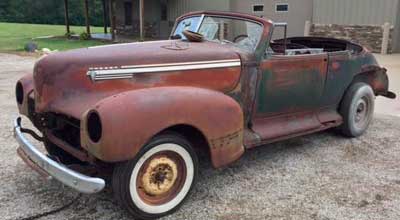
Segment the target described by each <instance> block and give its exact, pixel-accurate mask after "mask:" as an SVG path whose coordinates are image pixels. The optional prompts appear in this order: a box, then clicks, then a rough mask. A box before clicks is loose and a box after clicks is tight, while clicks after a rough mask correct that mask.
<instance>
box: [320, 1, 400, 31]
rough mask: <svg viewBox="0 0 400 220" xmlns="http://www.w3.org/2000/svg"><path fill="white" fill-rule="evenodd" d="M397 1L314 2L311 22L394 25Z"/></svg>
mask: <svg viewBox="0 0 400 220" xmlns="http://www.w3.org/2000/svg"><path fill="white" fill-rule="evenodd" d="M398 4H399V0H314V8H313V22H314V23H316V24H339V25H383V24H384V23H385V22H390V23H391V24H392V25H394V24H395V21H396V14H397V8H398V7H397V6H398Z"/></svg>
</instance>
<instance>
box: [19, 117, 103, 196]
mask: <svg viewBox="0 0 400 220" xmlns="http://www.w3.org/2000/svg"><path fill="white" fill-rule="evenodd" d="M20 122H21V119H20V118H17V119H16V120H15V121H14V137H15V139H16V140H17V141H18V143H19V145H20V149H21V150H22V151H23V153H24V154H25V155H26V156H27V157H28V158H29V160H30V161H31V162H33V163H34V164H35V165H36V166H37V167H38V168H40V169H42V170H43V171H44V172H45V173H47V174H48V175H49V176H50V177H52V178H54V179H56V180H58V181H60V182H61V183H63V184H64V185H67V186H69V187H71V188H73V189H75V190H77V191H79V192H82V193H88V194H90V193H97V192H99V191H101V190H102V189H104V187H105V181H104V180H103V179H101V178H95V177H90V176H85V175H83V174H81V173H78V172H76V171H74V170H71V169H69V168H67V167H66V166H64V165H63V164H60V163H58V162H56V161H54V160H52V159H50V158H49V157H47V156H46V155H44V154H43V153H41V152H40V151H39V150H38V149H36V147H35V146H33V145H32V144H31V143H30V142H29V141H28V139H26V138H25V137H24V135H23V133H22V132H21V123H20ZM25 162H26V161H25ZM28 165H29V164H28ZM42 173H43V172H42Z"/></svg>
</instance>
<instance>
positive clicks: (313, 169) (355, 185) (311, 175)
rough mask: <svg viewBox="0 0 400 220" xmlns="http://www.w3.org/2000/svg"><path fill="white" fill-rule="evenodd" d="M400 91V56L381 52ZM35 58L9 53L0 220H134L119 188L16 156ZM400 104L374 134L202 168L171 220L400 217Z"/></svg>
mask: <svg viewBox="0 0 400 220" xmlns="http://www.w3.org/2000/svg"><path fill="white" fill-rule="evenodd" d="M378 58H379V59H380V60H381V63H382V64H384V65H385V66H387V67H388V68H389V74H390V78H391V80H392V81H395V80H397V81H396V83H393V85H394V86H393V87H392V90H393V91H396V92H397V93H398V94H400V86H399V82H400V81H399V77H400V70H399V60H400V58H399V56H397V55H396V56H378ZM33 64H34V58H31V57H20V56H16V55H8V54H0V121H1V123H0V142H1V147H0V186H1V187H0V216H1V217H0V219H5V220H14V219H20V220H22V219H24V220H26V219H30V220H32V219H41V220H44V219H131V218H130V216H129V215H127V214H126V212H125V211H123V210H122V209H121V208H120V207H119V206H118V205H116V201H115V200H114V199H113V197H112V194H111V192H110V191H109V190H106V191H104V192H102V193H99V194H96V195H79V194H78V193H76V192H74V191H72V190H70V189H68V188H63V187H61V186H60V185H59V184H57V183H55V182H47V181H44V180H43V179H41V177H39V176H38V175H37V174H36V173H34V172H33V171H31V170H30V168H28V167H27V166H26V165H25V164H24V163H23V162H22V161H21V159H19V158H18V157H17V156H16V149H17V144H16V142H15V141H14V139H13V137H12V132H11V131H12V120H13V119H14V118H15V117H16V116H17V109H16V107H15V103H14V84H15V82H16V80H17V79H18V78H19V77H21V76H22V75H23V74H24V73H27V72H30V71H31V69H32V67H33ZM398 104H399V101H398V100H397V101H391V100H385V99H378V101H377V111H378V114H377V115H376V117H375V121H374V123H373V125H372V126H371V128H370V129H369V130H368V132H367V134H366V135H364V136H362V137H360V138H356V139H347V138H343V137H341V136H338V135H336V134H335V133H333V132H329V131H328V132H322V133H318V134H314V135H309V136H305V137H300V138H296V139H292V140H288V141H285V142H280V143H276V144H270V145H267V146H265V147H261V148H258V149H255V150H252V151H249V152H247V153H246V154H245V156H244V157H243V158H241V159H240V160H239V161H238V162H236V163H234V164H233V165H232V166H230V167H228V168H225V169H220V170H214V169H212V168H211V166H210V164H209V162H203V163H202V165H201V169H200V170H201V171H200V178H199V181H198V184H197V186H196V188H195V190H194V192H193V193H192V194H191V196H190V197H189V199H188V200H187V201H186V203H185V204H184V205H183V207H182V208H181V209H180V210H179V211H178V212H177V213H175V214H173V215H171V216H168V217H166V218H165V219H220V220H225V219H226V220H228V219H229V220H230V219H249V220H254V219H301V220H303V219H321V220H322V219H323V220H328V219H338V220H339V219H340V220H342V219H363V220H366V219H393V220H398V219H400V209H399V207H400V162H399V161H400V160H399V158H400V135H399V134H400V133H399V131H400V118H398V117H394V116H388V115H384V114H381V113H389V114H392V115H399V108H398V107H399V105H398Z"/></svg>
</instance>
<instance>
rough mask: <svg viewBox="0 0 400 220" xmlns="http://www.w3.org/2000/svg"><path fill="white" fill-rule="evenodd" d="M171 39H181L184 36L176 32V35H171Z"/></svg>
mask: <svg viewBox="0 0 400 220" xmlns="http://www.w3.org/2000/svg"><path fill="white" fill-rule="evenodd" d="M170 39H171V40H180V39H182V36H181V35H179V34H175V35H173V36H171V37H170Z"/></svg>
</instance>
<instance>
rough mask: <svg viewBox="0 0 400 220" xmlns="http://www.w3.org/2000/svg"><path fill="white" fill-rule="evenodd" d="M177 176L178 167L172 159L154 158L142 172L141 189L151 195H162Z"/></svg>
mask: <svg viewBox="0 0 400 220" xmlns="http://www.w3.org/2000/svg"><path fill="white" fill-rule="evenodd" d="M177 176H178V168H177V165H176V163H175V162H174V161H173V160H171V159H169V158H167V157H161V158H154V159H153V160H151V161H150V163H149V165H148V167H147V169H146V170H145V173H144V174H143V177H142V184H143V189H144V191H145V192H146V193H147V194H149V195H152V196H158V195H162V194H164V193H166V192H168V191H169V190H170V189H171V188H172V187H173V186H174V184H175V181H176V179H177Z"/></svg>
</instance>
